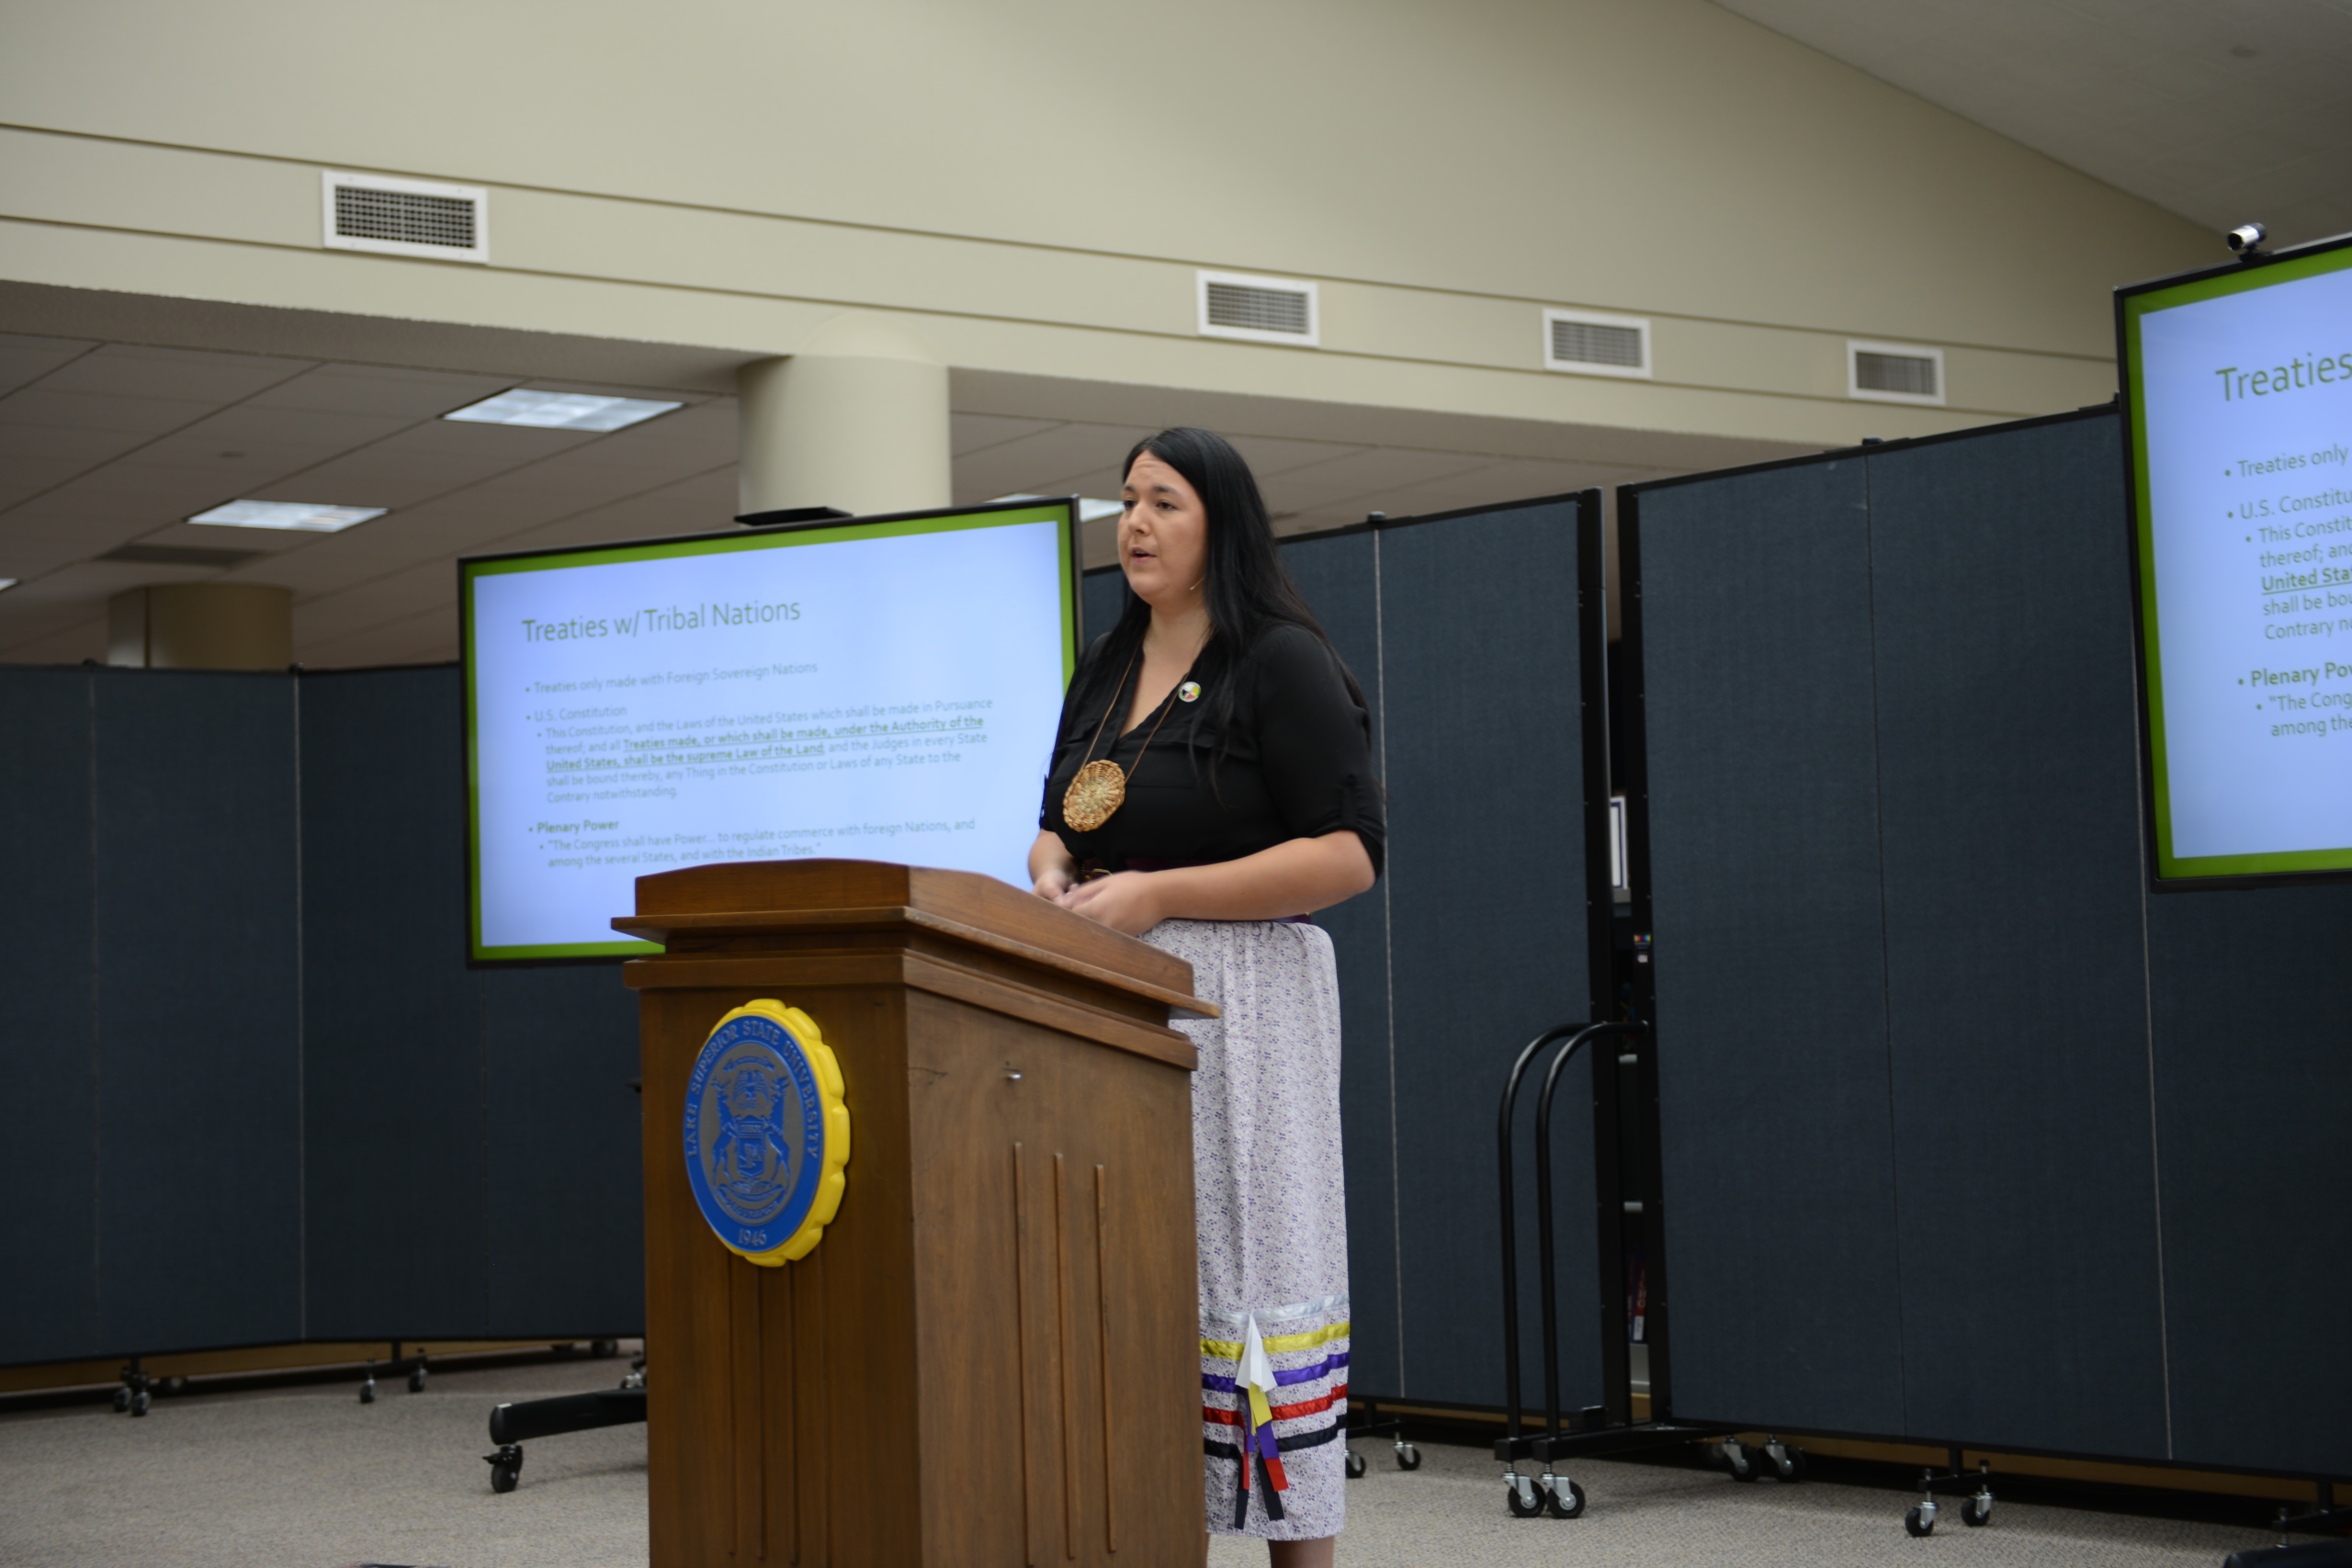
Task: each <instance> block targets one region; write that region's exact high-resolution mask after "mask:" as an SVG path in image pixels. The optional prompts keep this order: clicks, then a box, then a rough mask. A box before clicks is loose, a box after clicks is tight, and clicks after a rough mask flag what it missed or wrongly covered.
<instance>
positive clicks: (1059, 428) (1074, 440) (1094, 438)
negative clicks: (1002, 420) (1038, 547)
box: [956, 424, 1152, 500]
mask: <svg viewBox="0 0 2352 1568" xmlns="http://www.w3.org/2000/svg"><path fill="white" fill-rule="evenodd" d="M1149 434H1152V432H1150V431H1148V430H1145V429H1142V428H1140V427H1132V426H1120V425H1109V424H1061V425H1056V426H1055V427H1054V428H1053V429H1051V430H1045V431H1040V432H1038V433H1037V434H1035V435H1027V436H1023V437H1021V438H1020V439H1018V440H1014V441H1007V442H1004V443H1002V444H1001V445H999V446H990V447H988V448H987V449H985V450H983V451H979V452H975V453H973V454H972V455H971V456H970V457H963V458H959V459H957V461H956V488H957V489H958V490H959V491H962V490H966V489H977V490H978V491H980V492H982V493H981V495H980V496H978V497H976V499H985V497H986V496H990V495H1024V494H1025V495H1060V494H1065V493H1068V491H1069V487H1071V486H1072V485H1073V484H1085V485H1089V486H1091V487H1092V488H1091V489H1081V490H1079V491H1077V493H1079V494H1080V495H1092V496H1097V497H1100V498H1103V499H1105V500H1107V499H1110V498H1112V497H1114V496H1116V495H1117V494H1118V493H1119V491H1118V473H1119V464H1120V462H1121V460H1122V459H1124V458H1125V457H1126V455H1127V449H1128V448H1129V447H1131V446H1134V445H1135V444H1136V442H1138V441H1140V440H1142V439H1143V438H1144V437H1145V436H1147V435H1149Z"/></svg>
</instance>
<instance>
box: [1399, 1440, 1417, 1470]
mask: <svg viewBox="0 0 2352 1568" xmlns="http://www.w3.org/2000/svg"><path fill="white" fill-rule="evenodd" d="M1420 1468H1421V1450H1419V1449H1417V1448H1415V1447H1414V1446H1413V1445H1412V1444H1410V1443H1399V1444H1397V1469H1399V1470H1419V1469H1420Z"/></svg>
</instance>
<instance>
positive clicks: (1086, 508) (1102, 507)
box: [989, 495, 1126, 523]
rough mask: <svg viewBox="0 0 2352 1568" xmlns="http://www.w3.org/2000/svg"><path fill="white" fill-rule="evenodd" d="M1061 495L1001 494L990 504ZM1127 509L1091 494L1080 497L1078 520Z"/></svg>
mask: <svg viewBox="0 0 2352 1568" xmlns="http://www.w3.org/2000/svg"><path fill="white" fill-rule="evenodd" d="M1060 499H1061V497H1059V496H1057V495H1000V496H998V497H997V498H996V501H991V502H989V505H991V506H993V505H995V504H996V502H997V501H1059V500H1060ZM1125 510H1126V508H1125V507H1124V506H1122V505H1120V504H1119V503H1118V502H1115V501H1096V500H1094V499H1093V498H1092V497H1091V496H1080V497H1079V498H1078V520H1079V521H1080V522H1081V523H1091V522H1093V521H1094V520H1095V519H1096V518H1097V517H1116V516H1117V515H1118V514H1119V513H1122V512H1125Z"/></svg>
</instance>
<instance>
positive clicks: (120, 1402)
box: [114, 1388, 130, 1415]
mask: <svg viewBox="0 0 2352 1568" xmlns="http://www.w3.org/2000/svg"><path fill="white" fill-rule="evenodd" d="M114 1408H115V1414H117V1415H120V1414H121V1413H122V1412H124V1411H126V1410H128V1409H130V1390H129V1389H127V1388H119V1389H116V1390H115V1391H114Z"/></svg>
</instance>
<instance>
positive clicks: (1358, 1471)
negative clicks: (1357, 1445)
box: [1348, 1449, 1370, 1481]
mask: <svg viewBox="0 0 2352 1568" xmlns="http://www.w3.org/2000/svg"><path fill="white" fill-rule="evenodd" d="M1369 1468H1370V1467H1369V1466H1367V1465H1366V1464H1365V1463H1364V1461H1363V1455H1362V1454H1360V1453H1358V1452H1356V1450H1353V1449H1350V1450H1348V1479H1349V1480H1350V1481H1362V1480H1363V1472H1365V1471H1366V1470H1367V1469H1369Z"/></svg>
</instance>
